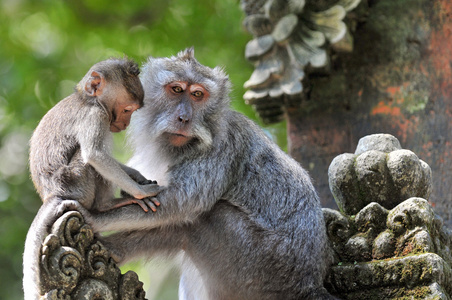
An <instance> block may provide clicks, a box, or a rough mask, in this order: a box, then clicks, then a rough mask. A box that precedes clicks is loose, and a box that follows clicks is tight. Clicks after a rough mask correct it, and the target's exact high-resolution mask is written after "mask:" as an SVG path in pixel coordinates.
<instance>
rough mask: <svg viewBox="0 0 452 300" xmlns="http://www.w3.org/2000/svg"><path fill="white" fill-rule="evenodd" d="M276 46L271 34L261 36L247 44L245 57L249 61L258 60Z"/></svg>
mask: <svg viewBox="0 0 452 300" xmlns="http://www.w3.org/2000/svg"><path fill="white" fill-rule="evenodd" d="M274 44H275V40H274V39H273V37H272V36H271V35H269V34H267V35H263V36H260V37H258V38H255V39H254V40H251V41H249V42H248V44H246V48H245V57H246V58H247V59H251V60H252V59H256V58H258V57H259V56H262V55H264V54H265V53H267V52H268V51H269V50H270V49H271V48H272V47H273V45H274Z"/></svg>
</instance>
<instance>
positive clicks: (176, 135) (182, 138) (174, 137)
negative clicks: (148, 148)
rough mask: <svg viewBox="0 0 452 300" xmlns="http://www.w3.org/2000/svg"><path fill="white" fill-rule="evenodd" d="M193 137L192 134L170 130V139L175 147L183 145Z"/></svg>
mask: <svg viewBox="0 0 452 300" xmlns="http://www.w3.org/2000/svg"><path fill="white" fill-rule="evenodd" d="M191 139H192V137H191V136H188V135H185V134H182V133H180V132H170V133H168V140H169V142H170V144H171V145H173V146H175V147H182V146H184V145H185V144H187V143H188V142H189V141H190V140H191Z"/></svg>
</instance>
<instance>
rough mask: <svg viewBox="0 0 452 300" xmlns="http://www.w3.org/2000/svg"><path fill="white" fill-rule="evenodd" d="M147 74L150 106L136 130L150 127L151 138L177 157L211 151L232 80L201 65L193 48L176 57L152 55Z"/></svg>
mask: <svg viewBox="0 0 452 300" xmlns="http://www.w3.org/2000/svg"><path fill="white" fill-rule="evenodd" d="M141 74H142V76H141V78H140V79H141V81H142V84H143V89H144V93H145V97H144V103H145V104H144V106H143V109H140V110H139V111H138V112H137V114H136V115H135V116H134V118H133V120H132V123H133V126H132V131H134V130H135V129H134V128H137V129H138V127H140V128H141V127H146V128H147V132H148V134H149V138H151V139H153V140H154V141H155V142H156V143H158V144H159V145H160V146H161V147H163V148H164V149H165V150H167V151H169V153H173V152H172V151H175V152H174V153H177V155H178V154H179V153H181V152H185V151H191V150H196V151H202V150H207V149H210V147H211V145H212V142H213V139H214V138H215V135H216V133H217V132H219V128H221V127H222V122H225V119H224V118H222V116H223V112H224V111H228V109H229V97H228V93H229V86H230V83H229V80H228V77H227V75H226V74H225V73H224V72H223V70H222V69H221V68H218V67H216V68H213V69H212V68H209V67H206V66H203V65H201V64H200V63H199V62H198V61H197V60H196V59H195V57H194V54H193V49H187V50H185V51H182V52H180V53H179V54H178V55H177V56H176V57H170V58H152V57H150V58H149V59H148V62H147V63H146V64H145V65H144V66H143V72H142V73H141Z"/></svg>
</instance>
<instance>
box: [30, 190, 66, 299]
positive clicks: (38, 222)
mask: <svg viewBox="0 0 452 300" xmlns="http://www.w3.org/2000/svg"><path fill="white" fill-rule="evenodd" d="M60 202H61V199H59V198H57V197H53V198H50V199H46V201H45V202H44V203H43V205H42V206H41V208H40V209H39V211H38V213H37V214H36V217H35V218H34V220H33V223H32V224H31V226H30V229H29V230H28V233H27V237H26V239H25V249H24V255H23V289H24V299H25V300H36V299H39V298H40V296H41V288H40V287H41V276H40V261H41V248H42V243H43V242H44V239H45V237H46V236H47V235H48V233H49V231H50V228H49V227H50V226H51V225H52V224H53V222H54V221H55V218H56V217H57V216H55V214H56V213H55V212H56V209H57V205H58V204H59V203H60Z"/></svg>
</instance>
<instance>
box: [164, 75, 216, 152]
mask: <svg viewBox="0 0 452 300" xmlns="http://www.w3.org/2000/svg"><path fill="white" fill-rule="evenodd" d="M165 93H166V98H167V99H168V101H170V102H173V104H174V108H173V113H172V116H171V117H170V120H172V123H173V124H172V126H171V127H172V130H170V131H169V132H167V136H168V141H169V143H170V144H171V145H173V146H175V147H181V146H184V145H186V144H187V143H188V142H189V141H190V140H192V139H193V128H192V126H193V123H194V117H195V115H194V114H195V113H196V112H197V111H198V110H199V109H200V108H201V106H203V102H206V101H207V100H208V98H209V92H208V91H207V90H206V88H205V87H204V86H202V85H201V84H197V83H189V82H187V81H173V82H170V83H169V84H167V85H166V86H165Z"/></svg>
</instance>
